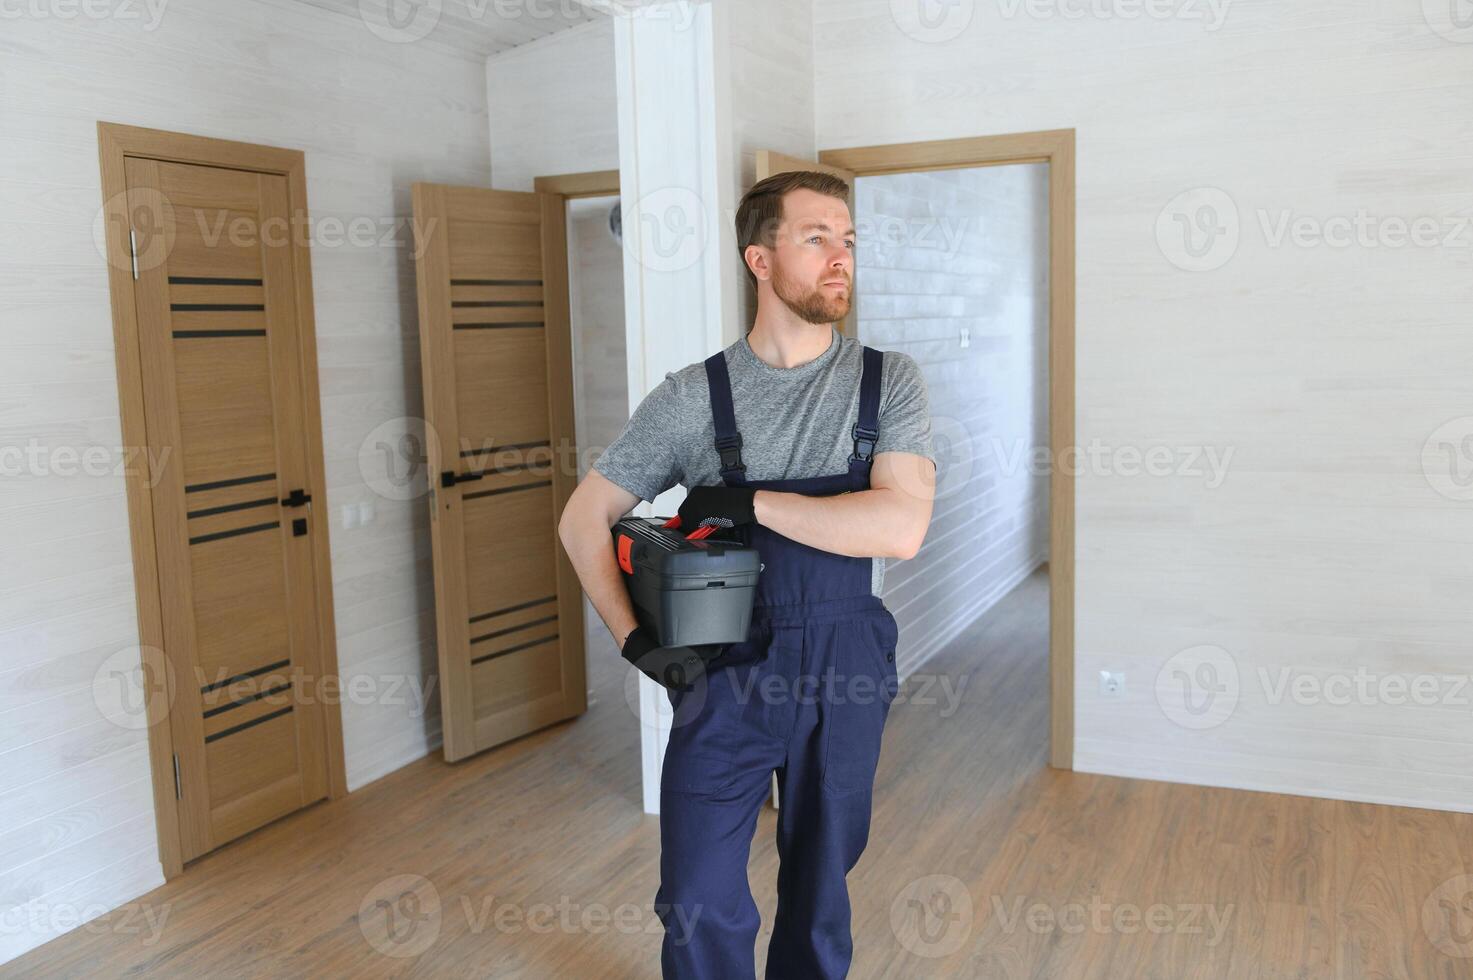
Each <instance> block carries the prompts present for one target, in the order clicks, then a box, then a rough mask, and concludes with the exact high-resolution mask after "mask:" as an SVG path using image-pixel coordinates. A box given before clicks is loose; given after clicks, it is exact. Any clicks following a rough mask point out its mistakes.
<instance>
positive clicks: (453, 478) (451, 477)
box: [440, 470, 485, 487]
mask: <svg viewBox="0 0 1473 980" xmlns="http://www.w3.org/2000/svg"><path fill="white" fill-rule="evenodd" d="M482 476H485V474H484V473H466V474H464V475H461V476H457V475H456V474H455V472H454V471H452V470H446V471H445V472H444V473H441V474H440V486H442V487H453V486H455V485H456V484H457V483H474V482H475V481H476V480H479V479H480V478H481V477H482Z"/></svg>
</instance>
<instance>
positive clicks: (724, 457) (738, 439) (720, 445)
mask: <svg viewBox="0 0 1473 980" xmlns="http://www.w3.org/2000/svg"><path fill="white" fill-rule="evenodd" d="M716 451H717V452H718V453H720V454H721V468H722V470H745V469H746V468H747V466H746V464H745V463H743V462H742V434H741V433H740V432H738V433H737V434H736V435H733V436H728V437H725V438H722V437H718V438H717V439H716Z"/></svg>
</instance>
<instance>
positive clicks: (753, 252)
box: [743, 245, 772, 279]
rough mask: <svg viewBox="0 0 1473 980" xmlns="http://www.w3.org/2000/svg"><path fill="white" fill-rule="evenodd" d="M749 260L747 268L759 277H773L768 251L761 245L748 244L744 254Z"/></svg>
mask: <svg viewBox="0 0 1473 980" xmlns="http://www.w3.org/2000/svg"><path fill="white" fill-rule="evenodd" d="M743 258H745V259H746V260H747V268H748V269H751V270H752V274H753V275H754V276H756V277H757V278H758V279H769V278H771V277H772V267H771V264H770V263H769V262H768V260H767V253H766V251H765V250H764V249H763V248H762V246H761V245H748V246H747V252H746V254H745V255H744V256H743Z"/></svg>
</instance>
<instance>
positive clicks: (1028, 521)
mask: <svg viewBox="0 0 1473 980" xmlns="http://www.w3.org/2000/svg"><path fill="white" fill-rule="evenodd" d="M1048 178H1049V175H1048V164H1047V163H1037V162H1035V163H1016V164H1010V165H1005V166H990V167H965V168H956V169H948V170H929V171H914V172H907V173H888V174H874V175H870V176H856V177H855V180H854V220H855V226H856V228H857V230H858V236H857V237H858V246H857V249H856V255H855V280H856V282H857V283H859V289H858V293H857V295H858V303H857V325H858V336H859V339H860V340H861V341H862V342H864V343H865V344H867V345H870V346H873V347H878V348H880V349H882V350H898V351H903V352H904V353H906V354H909V355H910V356H911V357H912V358H914V359H915V361H916V362H917V363H918V364H919V365H920V367H921V370H922V372H923V373H924V374H925V377H926V385H927V389H928V392H929V395H930V404H931V418H932V435H933V442H934V445H935V449H936V453H937V460H938V463H939V466H938V469H937V483H936V496H935V503H934V508H933V512H932V516H931V525H930V528H929V530H928V531H927V546H926V547H923V548H922V549H921V551H920V553H919V554H917V555H916V556H915V558H913V559H911V560H910V561H905V562H901V563H899V564H898V565H897V566H896V567H894V568H892V569H889V570H888V574H887V575H886V577H885V592H884V595H885V602H886V605H887V606H889V608H890V609H891V610H892V611H893V613H894V614H895V617H896V620H897V621H898V622H899V623H900V625H901V629H902V631H903V633H904V635H905V637H906V643H905V645H904V646H903V648H902V649H901V651H900V662H899V664H898V668H899V673H900V676H901V677H902V678H905V677H909V676H912V675H914V674H916V673H917V672H918V671H920V672H922V673H923V674H925V675H930V674H931V673H933V672H942V673H945V674H947V675H948V676H949V677H950V678H952V679H959V680H960V681H962V682H966V681H967V680H968V679H972V680H973V681H976V680H982V681H984V682H990V679H989V677H988V675H987V671H989V670H991V669H992V668H993V667H995V666H998V665H999V658H998V657H996V656H995V653H996V651H995V650H990V649H989V647H990V645H991V644H992V643H994V642H997V636H996V632H995V631H994V632H992V633H991V634H990V635H988V636H983V635H981V634H982V632H983V631H985V626H984V627H979V622H978V621H979V620H980V619H982V618H983V617H984V615H985V614H987V613H988V612H989V611H991V610H993V609H994V608H995V607H997V606H998V604H999V603H1000V602H1001V601H1002V600H1003V599H1004V597H1008V596H1009V595H1010V593H1013V592H1014V590H1015V589H1018V588H1019V586H1020V585H1023V584H1024V583H1028V585H1027V587H1026V588H1024V589H1021V590H1019V594H1018V595H1016V596H1012V597H1011V599H1010V601H1009V607H1010V608H1011V612H1012V613H1013V615H1010V617H1009V620H1010V625H1009V628H1008V639H1007V641H1006V642H1008V643H1009V644H1010V645H1012V646H1014V647H1017V648H1018V649H1017V650H1015V651H1014V655H1015V656H1017V657H1026V658H1028V659H1029V660H1031V661H1032V668H1033V672H1034V673H1036V674H1037V676H1039V677H1041V676H1042V675H1043V673H1044V671H1045V670H1046V665H1047V658H1048V616H1047V609H1048V567H1047V562H1048V535H1049V527H1048V515H1049V486H1048V470H1047V466H1046V461H1047V458H1048V448H1049V436H1048V411H1049V405H1048V390H1049V384H1048V329H1049V229H1048V216H1049V206H1048ZM1030 579H1032V581H1031V582H1030V581H1029V580H1030ZM1009 659H1010V658H1009Z"/></svg>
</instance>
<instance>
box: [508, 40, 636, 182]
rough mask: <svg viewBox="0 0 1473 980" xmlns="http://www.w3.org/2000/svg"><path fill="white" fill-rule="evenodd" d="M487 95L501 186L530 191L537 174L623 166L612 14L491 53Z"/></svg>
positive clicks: (577, 171) (565, 172)
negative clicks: (620, 149) (582, 25)
mask: <svg viewBox="0 0 1473 980" xmlns="http://www.w3.org/2000/svg"><path fill="white" fill-rule="evenodd" d="M486 102H487V108H488V110H489V113H490V134H491V179H492V182H493V186H494V187H496V188H497V189H498V190H504V191H530V190H531V189H532V182H533V180H535V179H536V178H538V177H550V176H554V175H556V174H572V173H585V172H588V171H592V170H617V169H619V113H618V99H617V96H616V94H615V89H614V22H613V18H611V17H604V18H600V19H599V20H596V21H594V22H593V23H591V24H589V25H588V26H586V27H575V28H571V29H570V30H566V31H562V32H560V33H557V34H552V35H549V36H547V37H544V38H539V39H538V40H536V41H533V42H531V43H530V44H524V45H522V46H520V47H517V48H513V49H512V50H510V51H507V52H504V53H502V54H497V55H492V56H491V57H490V58H487V59H486Z"/></svg>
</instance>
